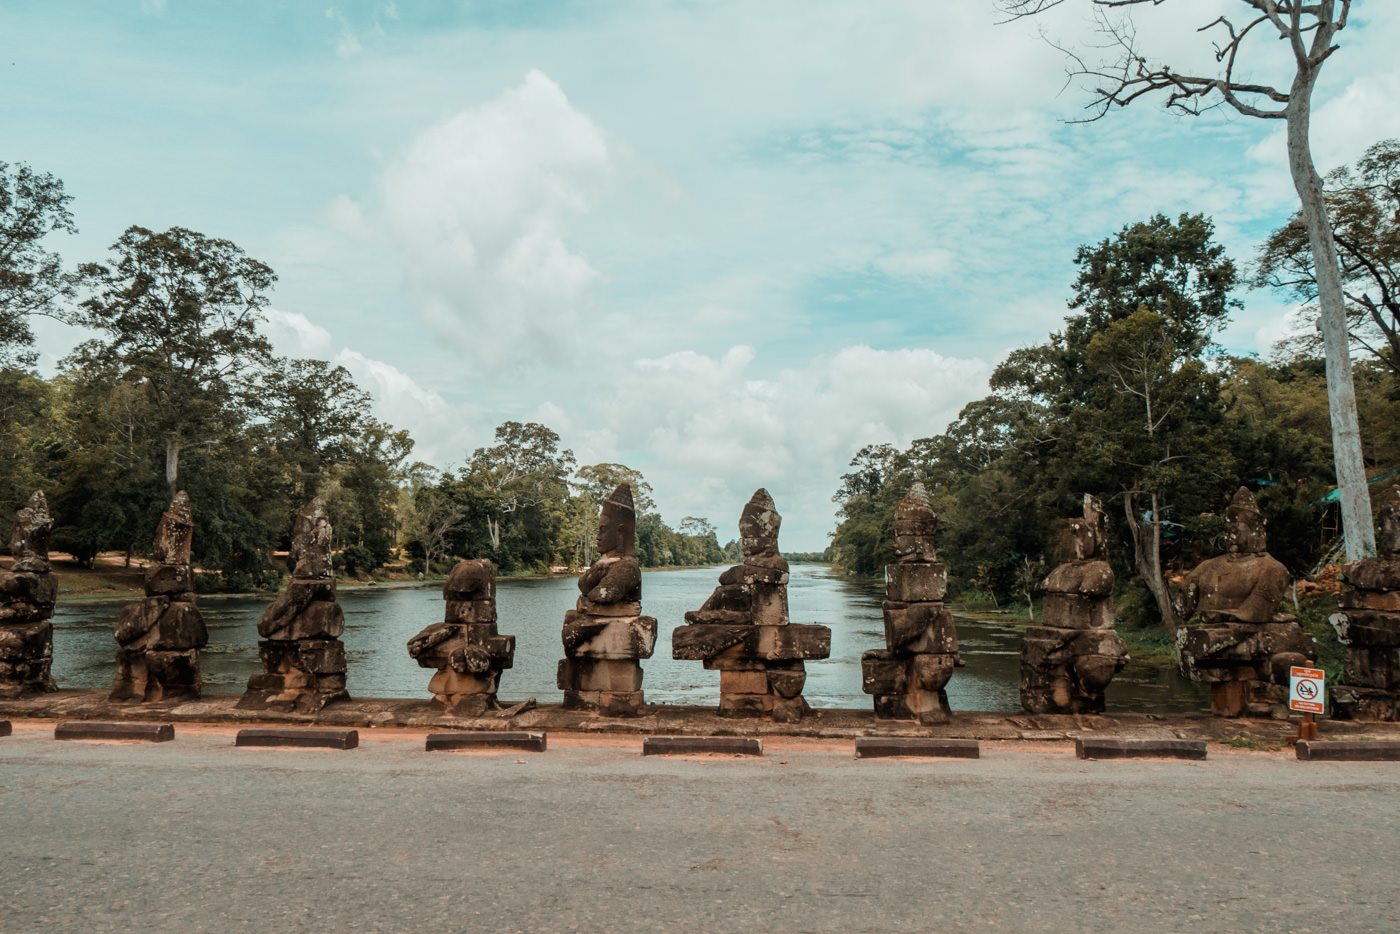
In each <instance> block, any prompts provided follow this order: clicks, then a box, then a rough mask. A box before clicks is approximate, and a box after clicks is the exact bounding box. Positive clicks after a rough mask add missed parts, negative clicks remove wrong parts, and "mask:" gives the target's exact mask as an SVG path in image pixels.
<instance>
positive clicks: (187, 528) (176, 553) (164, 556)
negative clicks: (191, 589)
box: [155, 490, 194, 564]
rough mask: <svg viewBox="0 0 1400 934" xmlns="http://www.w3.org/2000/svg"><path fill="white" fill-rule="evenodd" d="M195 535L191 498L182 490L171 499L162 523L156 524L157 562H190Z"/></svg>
mask: <svg viewBox="0 0 1400 934" xmlns="http://www.w3.org/2000/svg"><path fill="white" fill-rule="evenodd" d="M193 535H194V517H193V514H192V513H191V512H190V498H189V496H187V495H186V494H185V491H184V490H181V491H180V492H178V493H176V494H175V498H174V499H173V500H171V501H170V508H169V509H167V510H166V511H165V515H163V516H161V517H160V525H158V526H156V542H155V559H156V563H157V564H189V563H190V540H191V538H192V537H193Z"/></svg>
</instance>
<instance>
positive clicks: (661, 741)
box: [642, 736, 763, 756]
mask: <svg viewBox="0 0 1400 934" xmlns="http://www.w3.org/2000/svg"><path fill="white" fill-rule="evenodd" d="M705 752H717V753H726V754H728V755H733V756H761V755H763V740H761V739H759V738H758V737H757V736H648V737H647V738H646V739H644V740H642V755H644V756H690V755H696V754H697V753H705Z"/></svg>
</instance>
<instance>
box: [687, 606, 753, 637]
mask: <svg viewBox="0 0 1400 934" xmlns="http://www.w3.org/2000/svg"><path fill="white" fill-rule="evenodd" d="M685 621H686V624H687V625H696V626H747V625H748V624H749V611H748V610H687V611H686V614H685ZM676 631H677V632H679V629H677V630H676Z"/></svg>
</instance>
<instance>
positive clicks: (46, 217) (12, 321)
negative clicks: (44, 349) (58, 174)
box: [0, 162, 78, 367]
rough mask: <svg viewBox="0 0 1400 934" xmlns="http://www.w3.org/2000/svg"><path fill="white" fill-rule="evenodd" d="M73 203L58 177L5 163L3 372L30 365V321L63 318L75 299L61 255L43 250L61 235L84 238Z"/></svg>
mask: <svg viewBox="0 0 1400 934" xmlns="http://www.w3.org/2000/svg"><path fill="white" fill-rule="evenodd" d="M72 200H73V199H72V198H71V197H70V196H69V195H66V194H64V192H63V182H61V181H59V180H58V179H56V178H54V177H53V176H52V175H49V174H48V173H43V174H40V173H38V172H35V171H34V170H33V169H31V168H30V167H29V166H27V165H16V166H14V167H13V168H11V167H10V165H9V164H8V163H5V162H0V367H9V366H13V365H15V364H17V363H18V364H22V365H28V364H29V363H30V362H31V361H32V359H33V357H32V354H29V353H27V352H26V351H25V350H24V348H27V347H28V346H29V345H30V344H32V343H33V342H34V334H33V332H31V331H30V329H29V322H28V320H27V319H28V316H29V315H36V314H37V315H49V316H52V317H60V316H61V315H62V309H61V308H60V307H59V303H60V302H61V301H62V300H64V299H68V298H71V297H72V295H73V285H72V282H71V280H70V278H69V277H68V276H67V275H65V274H64V272H63V267H62V264H61V263H60V261H59V257H58V254H56V253H50V252H49V251H47V250H45V249H44V248H43V247H42V246H41V245H40V242H41V241H42V240H43V239H44V238H45V237H46V236H48V235H49V234H51V233H53V232H55V231H60V230H61V231H66V232H68V233H77V232H78V228H77V227H76V226H75V225H74V224H73V215H72V214H70V213H69V212H68V203H69V202H70V201H72Z"/></svg>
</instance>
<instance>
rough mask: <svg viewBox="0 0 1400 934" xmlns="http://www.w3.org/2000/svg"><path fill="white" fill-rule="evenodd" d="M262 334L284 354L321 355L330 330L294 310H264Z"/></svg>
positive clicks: (327, 347) (325, 350)
mask: <svg viewBox="0 0 1400 934" xmlns="http://www.w3.org/2000/svg"><path fill="white" fill-rule="evenodd" d="M264 314H265V317H264V319H263V333H264V334H266V335H267V339H268V340H270V341H272V346H273V347H274V348H275V349H276V350H277V352H278V353H280V354H282V355H283V356H288V357H317V358H322V357H325V356H326V355H327V354H328V353H330V349H331V332H330V331H327V330H326V329H325V328H323V327H321V326H320V325H319V324H316V323H315V322H313V321H312V320H311V319H310V318H308V317H306V315H304V314H301V313H300V312H297V311H282V310H281V309H278V308H268V309H266V310H265V313H264Z"/></svg>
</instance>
